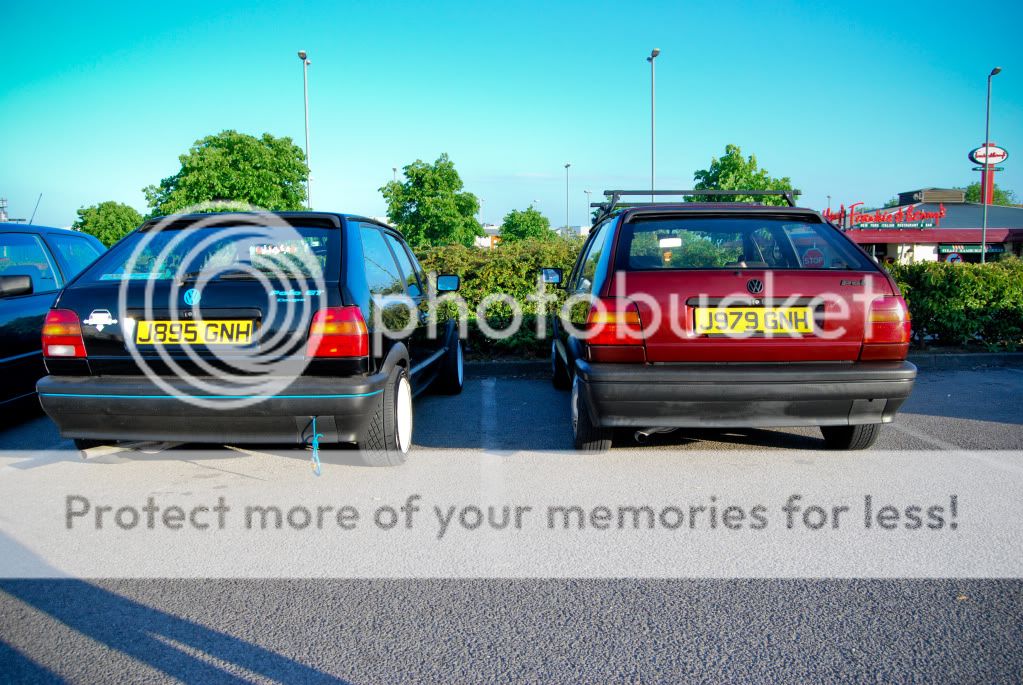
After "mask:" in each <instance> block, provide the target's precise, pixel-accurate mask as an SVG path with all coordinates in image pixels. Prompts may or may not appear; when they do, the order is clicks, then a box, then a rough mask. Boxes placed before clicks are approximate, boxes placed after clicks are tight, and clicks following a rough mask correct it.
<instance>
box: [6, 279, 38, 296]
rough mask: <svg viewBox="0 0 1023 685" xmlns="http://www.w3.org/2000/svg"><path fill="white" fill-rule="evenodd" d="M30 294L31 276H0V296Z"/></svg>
mask: <svg viewBox="0 0 1023 685" xmlns="http://www.w3.org/2000/svg"><path fill="white" fill-rule="evenodd" d="M31 294H32V277H31V276H0V297H17V296H18V295H31Z"/></svg>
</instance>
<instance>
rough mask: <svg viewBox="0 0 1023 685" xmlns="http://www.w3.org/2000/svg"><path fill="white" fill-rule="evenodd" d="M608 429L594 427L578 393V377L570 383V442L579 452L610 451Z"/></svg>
mask: <svg viewBox="0 0 1023 685" xmlns="http://www.w3.org/2000/svg"><path fill="white" fill-rule="evenodd" d="M611 437H612V431H611V429H610V428H601V427H600V426H594V425H593V422H592V421H591V420H590V412H589V410H588V409H587V408H586V406H585V404H584V402H583V398H582V393H580V392H579V377H578V376H577V377H576V378H575V379H574V380H573V381H572V440H573V444H574V445H575V448H576V449H577V450H579V451H580V452H587V453H590V454H597V453H600V452H607V451H608V450H609V449H611Z"/></svg>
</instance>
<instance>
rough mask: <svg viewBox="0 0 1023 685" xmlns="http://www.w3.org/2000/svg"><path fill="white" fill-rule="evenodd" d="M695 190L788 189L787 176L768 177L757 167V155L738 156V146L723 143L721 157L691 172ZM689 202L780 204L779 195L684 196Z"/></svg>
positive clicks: (763, 170)
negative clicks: (707, 167)
mask: <svg viewBox="0 0 1023 685" xmlns="http://www.w3.org/2000/svg"><path fill="white" fill-rule="evenodd" d="M693 179H694V180H695V181H696V185H695V190H792V181H791V179H789V177H788V176H784V177H782V178H772V177H771V176H770V175H769V174H768V173H767V170H766V169H758V168H757V158H756V156H755V155H750V156H749V157H748V158H744V157H743V156H742V150H741V149H739V146H738V145H725V154H724V156H723V157H722V158H721V159H717V158H716V157H715V158H711V160H710V168H709V169H701V170H699V171H697V172H696V173H695V174H693ZM686 199H687V200H688V201H690V202H751V201H752V202H761V203H763V204H765V205H784V204H786V202H785V199H784V198H782V197H780V196H766V197H754V196H751V195H737V196H728V195H698V196H695V197H687V198H686Z"/></svg>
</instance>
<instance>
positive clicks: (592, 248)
mask: <svg viewBox="0 0 1023 685" xmlns="http://www.w3.org/2000/svg"><path fill="white" fill-rule="evenodd" d="M614 221H615V220H614V219H609V220H607V221H605V222H604V223H602V224H601V225H600V226H598V227H597V233H596V235H594V236H593V238H592V239H591V240H590V244H589V245H588V246H587V247H586V256H585V257H583V260H582V262H581V263H580V265H579V272H578V273H577V274H576V277H575V283H573V284H572V290H573V291H575V292H587V293H589V292H593V284H594V281H595V280H596V275H597V264H599V263H600V258H601V256H602V255H603V254H604V250H605V248H606V247H607V237H608V236H609V235H610V234H611V233H612V231H611V229H610V226H612V225H613V224H614Z"/></svg>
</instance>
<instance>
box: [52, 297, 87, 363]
mask: <svg viewBox="0 0 1023 685" xmlns="http://www.w3.org/2000/svg"><path fill="white" fill-rule="evenodd" d="M43 356H45V357H84V356H85V341H84V340H83V339H82V326H81V324H80V323H79V321H78V315H77V314H75V313H74V312H73V311H71V310H70V309H51V310H50V311H49V313H48V314H47V315H46V321H45V322H44V323H43Z"/></svg>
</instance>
